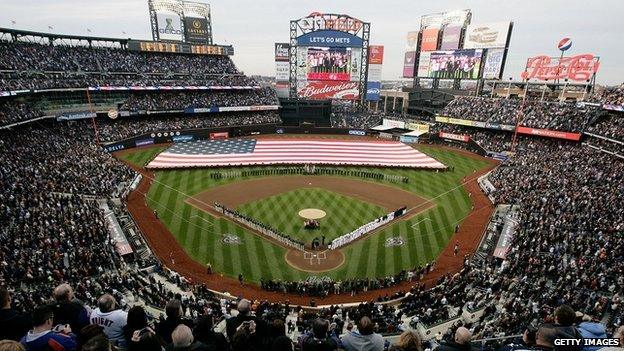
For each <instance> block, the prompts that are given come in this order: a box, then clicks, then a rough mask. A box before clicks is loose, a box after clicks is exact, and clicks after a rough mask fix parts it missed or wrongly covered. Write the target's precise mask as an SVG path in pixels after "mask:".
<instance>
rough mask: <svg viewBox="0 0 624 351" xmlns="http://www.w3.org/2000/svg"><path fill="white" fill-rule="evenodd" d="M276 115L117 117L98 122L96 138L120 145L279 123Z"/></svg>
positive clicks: (244, 113)
mask: <svg viewBox="0 0 624 351" xmlns="http://www.w3.org/2000/svg"><path fill="white" fill-rule="evenodd" d="M280 122H281V119H280V116H279V114H278V113H277V112H275V111H265V112H222V113H218V114H210V115H204V116H201V117H200V116H192V115H191V116H183V117H166V116H164V117H154V116H148V117H138V116H132V117H119V118H117V119H116V120H109V119H107V118H102V119H98V120H97V127H98V133H99V134H98V135H99V137H100V140H101V141H103V142H109V141H119V140H122V139H126V138H130V137H133V136H137V135H141V134H145V133H152V132H157V131H167V132H170V131H177V130H182V129H197V128H213V127H224V126H228V127H231V126H243V125H250V124H271V123H280Z"/></svg>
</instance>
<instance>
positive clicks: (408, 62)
mask: <svg viewBox="0 0 624 351" xmlns="http://www.w3.org/2000/svg"><path fill="white" fill-rule="evenodd" d="M415 63H416V52H415V51H411V52H406V53H405V58H404V59H403V78H413V77H414V65H415Z"/></svg>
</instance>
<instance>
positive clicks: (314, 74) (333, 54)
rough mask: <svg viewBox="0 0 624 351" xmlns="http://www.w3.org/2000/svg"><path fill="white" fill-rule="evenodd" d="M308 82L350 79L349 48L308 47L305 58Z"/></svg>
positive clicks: (350, 57)
mask: <svg viewBox="0 0 624 351" xmlns="http://www.w3.org/2000/svg"><path fill="white" fill-rule="evenodd" d="M306 66H307V69H308V71H307V74H306V76H307V79H308V80H336V81H348V80H350V79H351V68H352V50H351V48H320V47H310V48H308V51H307V57H306Z"/></svg>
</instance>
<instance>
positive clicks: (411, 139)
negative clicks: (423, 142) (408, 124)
mask: <svg viewBox="0 0 624 351" xmlns="http://www.w3.org/2000/svg"><path fill="white" fill-rule="evenodd" d="M399 141H400V142H402V143H405V144H415V143H417V142H418V137H415V136H411V135H401V137H399Z"/></svg>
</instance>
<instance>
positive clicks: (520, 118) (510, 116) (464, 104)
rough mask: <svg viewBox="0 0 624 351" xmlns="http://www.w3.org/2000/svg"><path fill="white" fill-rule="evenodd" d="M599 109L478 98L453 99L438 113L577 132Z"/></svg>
mask: <svg viewBox="0 0 624 351" xmlns="http://www.w3.org/2000/svg"><path fill="white" fill-rule="evenodd" d="M599 113H600V110H599V109H598V108H596V107H593V106H589V105H582V106H577V104H576V103H569V102H566V103H559V102H551V101H539V100H527V101H525V103H524V105H523V103H522V101H521V100H519V99H492V98H482V97H465V96H458V97H455V99H453V100H452V101H451V102H450V103H449V104H448V105H447V106H446V107H445V108H444V109H443V110H442V111H441V112H440V114H441V115H443V116H448V117H453V118H459V119H467V120H473V121H481V122H489V123H500V124H506V125H513V126H515V125H516V124H518V123H519V124H520V125H522V126H526V127H531V128H539V129H552V130H562V131H570V132H581V131H584V130H585V128H586V127H587V126H588V125H589V124H590V123H592V121H593V120H594V119H595V118H596V117H597V116H598V114H599Z"/></svg>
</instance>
